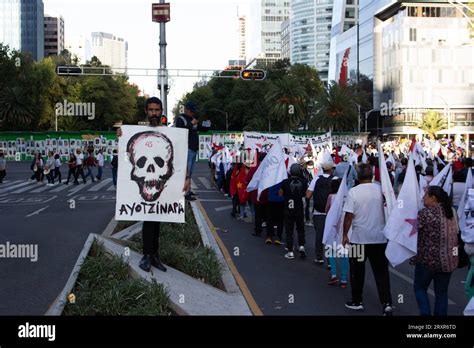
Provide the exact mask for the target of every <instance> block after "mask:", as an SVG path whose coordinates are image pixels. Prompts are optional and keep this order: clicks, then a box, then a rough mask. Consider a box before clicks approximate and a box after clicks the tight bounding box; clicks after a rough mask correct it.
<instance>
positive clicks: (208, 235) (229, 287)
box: [191, 202, 243, 296]
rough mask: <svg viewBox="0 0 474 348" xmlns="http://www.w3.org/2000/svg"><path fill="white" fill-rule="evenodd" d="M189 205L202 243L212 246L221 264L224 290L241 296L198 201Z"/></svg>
mask: <svg viewBox="0 0 474 348" xmlns="http://www.w3.org/2000/svg"><path fill="white" fill-rule="evenodd" d="M191 207H192V209H193V213H194V217H195V218H196V223H197V225H198V227H199V232H201V236H202V240H203V243H204V245H206V246H207V247H209V248H212V249H213V250H214V251H215V253H216V255H217V257H218V259H219V261H220V263H221V264H222V265H223V273H222V283H223V284H224V287H225V289H226V291H227V292H228V293H231V294H234V293H238V294H240V295H241V296H243V295H242V292H241V291H240V288H239V286H238V285H237V282H236V281H235V278H234V276H233V274H232V272H231V271H230V269H229V265H228V264H227V262H226V260H225V257H224V255H223V254H222V251H221V249H220V248H219V245H218V244H217V242H216V240H215V238H214V236H213V235H212V232H211V227H210V226H209V224H208V223H207V221H206V219H205V217H204V216H203V214H202V213H201V210H200V209H199V207H198V203H196V202H191Z"/></svg>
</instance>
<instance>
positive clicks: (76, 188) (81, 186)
mask: <svg viewBox="0 0 474 348" xmlns="http://www.w3.org/2000/svg"><path fill="white" fill-rule="evenodd" d="M90 184H92V182H91V181H88V182H87V183H86V184H79V185H77V187H75V188H73V189H72V190H70V191H69V193H68V194H67V195H68V196H72V195H73V194H75V193H76V192H79V191H81V190H82V189H84V188H86V187H87V186H89V185H90Z"/></svg>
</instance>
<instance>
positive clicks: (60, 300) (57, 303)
mask: <svg viewBox="0 0 474 348" xmlns="http://www.w3.org/2000/svg"><path fill="white" fill-rule="evenodd" d="M94 236H95V235H94V234H92V233H91V234H89V237H87V240H86V242H85V243H84V247H83V248H82V251H81V253H80V254H79V257H78V259H77V261H76V264H75V265H74V268H73V269H72V272H71V275H70V276H69V279H68V281H67V282H66V285H65V286H64V288H63V290H62V291H61V293H60V294H59V295H58V297H57V298H56V300H54V302H53V303H52V304H51V305H50V306H49V308H48V311H47V312H46V313H45V315H47V316H53V315H61V314H62V312H63V310H64V306H66V303H67V302H68V299H67V297H68V295H69V294H70V293H71V290H72V289H73V288H74V285H75V284H76V280H77V277H78V275H79V272H80V271H81V267H82V265H83V263H84V261H85V259H86V258H87V256H88V255H89V251H90V249H91V246H92V243H93V242H94Z"/></svg>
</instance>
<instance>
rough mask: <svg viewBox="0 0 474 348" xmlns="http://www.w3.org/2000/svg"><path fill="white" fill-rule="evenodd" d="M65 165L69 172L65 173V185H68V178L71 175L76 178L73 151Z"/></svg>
mask: <svg viewBox="0 0 474 348" xmlns="http://www.w3.org/2000/svg"><path fill="white" fill-rule="evenodd" d="M67 165H68V168H69V172H68V174H67V180H66V185H69V179H70V178H71V176H72V177H73V179H75V178H76V156H75V155H74V154H73V153H71V154H70V155H69V161H68V162H67Z"/></svg>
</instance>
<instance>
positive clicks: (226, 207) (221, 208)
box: [215, 205, 233, 211]
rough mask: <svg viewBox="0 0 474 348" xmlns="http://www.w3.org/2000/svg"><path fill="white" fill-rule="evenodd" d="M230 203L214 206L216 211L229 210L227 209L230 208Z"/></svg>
mask: <svg viewBox="0 0 474 348" xmlns="http://www.w3.org/2000/svg"><path fill="white" fill-rule="evenodd" d="M232 207H233V206H232V205H226V206H225V207H219V208H215V210H216V211H223V210H229V209H232Z"/></svg>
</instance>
